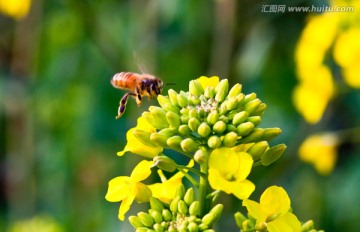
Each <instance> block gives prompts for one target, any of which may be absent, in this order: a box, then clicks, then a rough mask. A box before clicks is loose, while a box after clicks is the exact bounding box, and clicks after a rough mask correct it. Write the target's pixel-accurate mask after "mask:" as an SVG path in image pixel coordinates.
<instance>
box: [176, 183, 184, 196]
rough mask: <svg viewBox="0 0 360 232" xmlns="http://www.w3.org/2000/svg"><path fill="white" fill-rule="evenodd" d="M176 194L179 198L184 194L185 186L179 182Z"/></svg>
mask: <svg viewBox="0 0 360 232" xmlns="http://www.w3.org/2000/svg"><path fill="white" fill-rule="evenodd" d="M176 196H179V197H180V199H183V198H184V196H185V186H184V185H183V184H180V185H179V186H178V187H177V189H176Z"/></svg>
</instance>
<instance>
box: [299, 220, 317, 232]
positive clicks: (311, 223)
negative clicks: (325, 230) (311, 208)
mask: <svg viewBox="0 0 360 232" xmlns="http://www.w3.org/2000/svg"><path fill="white" fill-rule="evenodd" d="M312 229H314V221H313V220H308V221H307V222H305V223H304V224H302V225H301V231H309V230H312Z"/></svg>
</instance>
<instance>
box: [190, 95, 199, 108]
mask: <svg viewBox="0 0 360 232" xmlns="http://www.w3.org/2000/svg"><path fill="white" fill-rule="evenodd" d="M189 102H190V103H191V104H192V105H194V106H196V105H199V104H200V102H201V100H200V98H199V97H197V96H194V95H190V96H189Z"/></svg>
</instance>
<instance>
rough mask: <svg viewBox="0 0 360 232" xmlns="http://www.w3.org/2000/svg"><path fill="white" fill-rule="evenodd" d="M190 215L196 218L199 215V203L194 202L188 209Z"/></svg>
mask: <svg viewBox="0 0 360 232" xmlns="http://www.w3.org/2000/svg"><path fill="white" fill-rule="evenodd" d="M189 213H190V215H193V216H197V215H199V214H200V202H199V201H194V202H193V203H191V205H190V207H189Z"/></svg>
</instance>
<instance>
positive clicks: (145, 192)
mask: <svg viewBox="0 0 360 232" xmlns="http://www.w3.org/2000/svg"><path fill="white" fill-rule="evenodd" d="M136 191H137V192H136V197H135V200H136V201H137V202H139V203H142V202H148V201H150V197H151V190H150V189H149V188H148V187H147V186H146V185H145V184H143V183H140V182H138V183H136Z"/></svg>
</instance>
